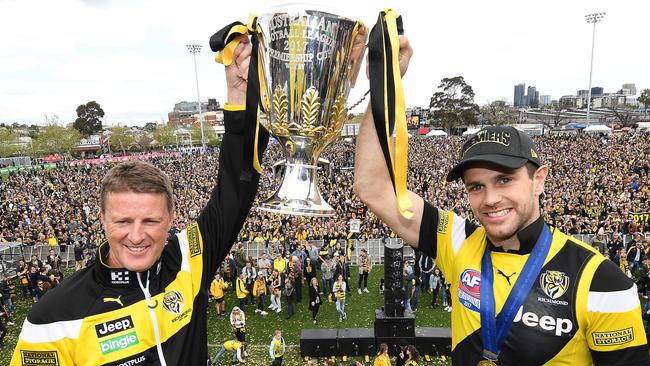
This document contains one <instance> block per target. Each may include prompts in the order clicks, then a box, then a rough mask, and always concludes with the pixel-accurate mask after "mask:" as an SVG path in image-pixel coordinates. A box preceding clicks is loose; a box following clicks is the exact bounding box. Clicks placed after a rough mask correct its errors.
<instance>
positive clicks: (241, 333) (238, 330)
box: [230, 306, 248, 357]
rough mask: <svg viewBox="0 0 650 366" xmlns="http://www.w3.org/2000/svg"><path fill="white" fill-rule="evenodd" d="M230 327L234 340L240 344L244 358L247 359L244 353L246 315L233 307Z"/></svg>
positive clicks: (246, 354)
mask: <svg viewBox="0 0 650 366" xmlns="http://www.w3.org/2000/svg"><path fill="white" fill-rule="evenodd" d="M230 326H231V327H232V330H233V332H234V333H235V338H236V339H237V340H238V341H240V342H242V348H243V353H244V356H246V357H248V353H247V352H246V314H245V313H244V310H242V309H240V308H238V307H237V306H235V307H234V308H232V311H231V312H230Z"/></svg>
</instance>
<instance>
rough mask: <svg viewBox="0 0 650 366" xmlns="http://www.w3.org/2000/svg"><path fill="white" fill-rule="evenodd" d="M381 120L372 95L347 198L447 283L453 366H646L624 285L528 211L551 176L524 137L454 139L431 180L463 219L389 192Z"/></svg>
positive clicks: (604, 263)
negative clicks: (450, 195) (457, 205)
mask: <svg viewBox="0 0 650 366" xmlns="http://www.w3.org/2000/svg"><path fill="white" fill-rule="evenodd" d="M399 46H400V49H399V57H397V58H396V59H395V58H394V60H395V61H397V62H398V63H399V69H400V73H401V75H404V73H405V72H406V69H407V68H408V63H409V60H410V57H411V56H412V54H413V50H412V49H411V47H410V45H409V42H408V39H407V38H406V37H404V36H400V37H399ZM395 77H396V78H397V77H399V76H398V75H396V76H395ZM384 115H385V111H384V107H383V102H381V101H380V100H379V99H377V98H375V100H374V101H373V102H371V106H370V107H369V108H368V110H367V112H366V113H365V115H364V118H363V120H362V123H361V127H360V130H359V135H358V138H357V143H356V154H355V159H356V161H355V164H354V167H355V174H354V179H355V181H354V191H355V193H356V194H357V196H358V197H359V199H360V200H361V201H362V202H364V203H365V204H366V205H367V206H368V208H369V209H370V211H372V212H373V213H374V214H375V215H376V216H377V217H378V218H379V219H381V220H382V221H383V222H384V223H385V224H386V225H387V226H389V227H390V228H391V229H392V230H393V231H395V232H396V233H397V234H398V235H399V237H401V238H402V239H403V240H404V241H405V242H406V243H408V244H409V245H411V246H412V247H414V248H417V249H419V250H421V251H423V252H424V253H425V254H426V255H428V256H429V257H431V258H434V259H435V260H436V265H438V266H439V267H440V269H441V270H442V272H443V274H444V276H445V278H446V279H447V281H449V282H450V284H451V288H450V293H451V297H452V301H451V305H452V307H453V309H454V310H453V311H452V312H451V313H452V315H451V316H452V319H451V326H452V360H453V363H454V365H477V364H481V365H497V364H498V365H542V364H553V365H555V364H563V365H567V364H576V365H596V366H601V365H607V366H614V365H618V366H620V365H626V366H629V365H648V364H650V356H649V354H648V343H647V338H646V333H645V330H644V329H643V321H642V319H641V304H640V301H639V296H638V293H637V288H636V286H635V284H634V282H632V281H631V280H630V279H629V278H627V277H626V276H625V274H623V273H621V270H620V269H619V268H618V267H617V266H616V264H614V263H613V262H612V261H609V260H607V259H606V258H605V257H603V256H602V255H601V254H600V253H598V251H597V250H595V249H594V248H592V247H591V246H590V245H588V244H586V243H584V242H581V241H580V240H577V239H576V238H573V237H571V236H569V235H567V234H564V233H562V232H560V230H558V229H557V228H556V227H555V226H556V225H555V224H552V225H549V223H547V222H546V220H545V216H544V210H543V207H542V206H541V205H540V202H544V201H545V199H544V195H545V193H544V192H545V185H546V184H547V183H546V182H547V177H553V178H552V182H551V184H557V182H556V181H555V180H556V179H557V178H556V176H558V174H556V175H555V176H553V175H549V170H550V168H549V166H548V165H547V164H545V163H544V162H543V158H544V154H542V152H541V151H540V150H538V147H537V146H536V144H535V142H534V141H533V140H532V139H531V137H530V136H528V135H527V134H526V133H525V132H523V131H521V130H518V129H516V128H514V127H512V126H485V127H483V128H482V129H481V130H479V131H477V132H476V133H475V134H473V135H472V136H469V137H468V138H467V140H466V141H465V142H464V144H463V145H462V148H461V151H460V154H459V159H458V161H457V162H456V164H455V165H454V166H453V168H452V169H451V170H450V171H449V173H448V174H447V176H446V179H445V178H443V179H445V180H446V181H447V183H445V184H447V185H449V184H452V185H457V187H464V188H465V194H466V198H467V200H468V201H469V206H470V208H471V210H472V214H473V220H469V219H466V218H463V217H461V216H460V215H459V214H457V213H455V212H451V211H446V210H443V209H440V208H436V207H434V206H433V204H431V203H429V202H426V201H425V200H424V199H423V198H422V197H421V196H419V195H418V194H417V193H415V192H412V191H408V189H407V188H406V181H405V179H403V180H402V179H398V182H397V183H396V184H395V185H393V180H392V179H391V174H392V175H393V176H398V177H400V176H401V177H404V178H406V177H405V174H402V172H401V171H398V172H397V173H395V174H393V173H394V172H391V171H389V169H388V166H387V164H386V161H385V159H383V151H382V144H386V143H388V144H390V142H388V139H383V138H382V141H383V142H380V139H379V136H380V135H386V134H385V131H381V130H379V131H378V129H376V128H375V120H377V121H378V122H379V123H381V122H382V121H381V120H380V118H382V116H384ZM389 122H390V121H386V123H389ZM378 132H380V135H378ZM400 133H401V132H400ZM399 136H400V134H399V133H398V137H399ZM387 137H388V138H390V135H388V136H387ZM388 146H390V145H388ZM402 147H403V146H402ZM396 150H397V151H400V152H399V154H400V155H401V156H400V158H404V159H406V156H405V154H406V152H405V150H404V149H401V147H400V148H397V149H396ZM441 158H443V159H446V158H447V157H441ZM395 164H396V165H399V164H398V163H395ZM554 165H555V164H554ZM401 168H402V167H401V166H400V170H401ZM432 173H433V174H436V173H435V172H432ZM559 175H561V174H559ZM434 178H436V177H435V176H434ZM549 180H550V179H549ZM573 189H574V190H579V189H580V188H579V187H573ZM459 198H460V197H459ZM450 206H453V204H452V205H450ZM477 223H478V224H480V226H479V225H477ZM532 344H534V345H535V347H533V348H531V347H530V345H532Z"/></svg>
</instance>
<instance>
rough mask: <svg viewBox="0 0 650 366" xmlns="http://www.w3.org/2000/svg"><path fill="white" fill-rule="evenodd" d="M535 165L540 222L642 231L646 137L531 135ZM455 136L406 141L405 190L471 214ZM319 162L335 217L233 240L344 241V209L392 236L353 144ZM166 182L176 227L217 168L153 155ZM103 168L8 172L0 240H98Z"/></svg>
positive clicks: (368, 227) (254, 217)
mask: <svg viewBox="0 0 650 366" xmlns="http://www.w3.org/2000/svg"><path fill="white" fill-rule="evenodd" d="M535 140H536V142H537V144H538V146H539V147H540V153H541V154H542V159H543V160H544V161H545V162H547V163H548V164H549V165H550V166H551V169H550V172H551V173H550V174H551V176H550V177H549V179H547V185H546V194H545V196H544V198H543V202H542V204H543V207H544V214H545V216H546V219H547V220H548V221H549V222H551V223H555V225H556V226H557V227H558V228H560V229H561V230H563V231H565V232H568V233H570V234H595V233H597V232H599V231H600V232H601V233H602V234H604V235H606V236H607V237H608V239H611V236H612V234H613V233H619V234H623V235H627V234H634V233H635V232H641V233H645V232H648V231H649V230H650V227H649V223H650V218H649V216H650V215H648V213H649V212H650V207H649V204H648V202H649V200H648V199H649V198H650V184H649V182H648V174H649V170H650V160H649V156H650V136H649V135H648V134H647V133H636V134H621V135H612V136H602V135H587V134H582V135H577V136H548V135H547V136H544V137H536V138H535ZM461 143H462V139H461V138H459V137H449V138H443V139H440V138H413V139H411V140H410V143H409V179H408V185H409V189H411V190H413V191H415V192H416V193H418V194H420V195H421V196H422V197H424V198H425V199H426V200H428V201H429V202H431V203H432V204H433V205H434V206H437V207H441V208H444V209H449V210H453V211H455V212H457V213H459V214H461V215H465V216H468V217H470V218H471V217H472V214H471V210H470V209H469V203H468V202H467V199H466V198H465V194H464V191H463V190H464V187H463V186H462V184H461V182H452V183H447V182H445V180H444V177H445V174H446V172H447V171H448V170H449V168H450V167H451V165H452V164H453V162H454V161H455V160H456V158H457V152H458V151H459V150H460V145H461ZM282 157H283V156H282V150H281V148H280V147H279V145H278V144H272V145H271V147H270V148H269V149H268V152H267V153H266V155H265V157H264V162H263V164H264V167H265V168H266V171H265V174H264V175H263V177H262V180H261V183H260V189H259V193H258V196H257V198H256V203H259V202H261V201H263V200H264V199H266V198H267V197H270V196H271V194H272V193H273V190H274V189H275V188H277V184H278V183H279V177H278V176H277V174H276V175H274V174H273V173H272V169H271V167H272V166H273V164H274V163H275V162H277V161H278V160H280V159H282ZM323 158H326V159H328V160H329V162H330V164H329V166H328V167H326V168H325V169H323V170H322V171H321V172H320V173H319V175H320V188H321V192H322V194H323V196H324V197H325V198H326V200H327V201H328V202H329V203H330V204H331V205H332V207H334V208H335V210H336V211H337V216H336V217H335V218H333V219H331V218H307V217H298V216H285V215H277V214H273V213H268V212H263V211H259V210H252V211H251V214H250V216H249V218H248V220H247V221H246V223H245V225H244V228H243V229H242V231H241V233H240V238H239V239H240V241H253V240H257V241H265V242H268V241H270V240H272V239H278V240H304V239H307V240H318V239H325V240H327V239H332V238H344V237H345V235H346V234H347V232H348V220H349V218H350V215H351V213H352V212H355V213H356V214H359V212H362V213H363V215H362V216H363V220H362V224H361V234H360V235H361V238H383V237H391V236H394V233H392V232H391V230H390V229H389V228H388V227H386V226H385V225H383V223H381V222H380V221H379V220H378V219H377V218H376V217H375V216H374V215H372V213H369V212H366V211H365V210H364V207H363V204H362V203H361V202H360V201H359V200H358V199H357V198H356V197H355V195H354V193H353V188H352V186H353V180H354V173H353V170H352V169H351V168H352V167H353V165H354V144H353V143H350V142H338V143H337V144H335V145H334V146H332V147H331V148H329V149H328V150H327V151H326V152H325V153H324V154H323ZM152 162H153V163H154V164H155V165H157V166H159V167H160V168H162V169H163V170H164V171H165V172H166V173H167V174H168V175H169V176H170V177H171V180H172V182H173V184H174V191H175V192H174V193H175V199H176V202H175V203H176V213H177V221H176V223H175V229H176V230H181V229H182V228H183V227H184V226H185V225H186V224H187V223H188V222H189V221H190V220H192V219H194V218H195V217H196V216H197V215H198V213H199V211H200V210H201V208H202V207H203V204H204V203H205V202H206V201H207V199H208V197H209V192H210V190H211V189H212V187H213V185H214V183H215V176H216V172H217V168H218V157H217V153H210V154H204V155H202V154H193V155H184V156H182V157H180V158H171V157H161V158H154V159H152ZM109 168H110V165H108V164H105V165H99V164H98V165H86V166H68V165H67V163H60V164H59V165H58V167H57V168H56V169H51V170H36V169H34V170H26V171H21V172H15V173H12V174H11V175H10V176H9V177H8V178H7V179H5V180H4V181H2V182H1V183H0V241H15V242H19V243H21V244H23V245H57V244H60V245H70V246H74V245H75V244H76V243H78V244H79V245H80V246H81V247H82V248H87V247H92V246H93V245H97V244H99V243H101V242H102V241H103V240H104V234H103V232H102V229H101V225H100V223H99V212H98V207H99V205H98V191H99V189H98V188H99V185H100V180H101V178H102V177H103V175H104V174H105V172H106V171H107V170H108V169H109Z"/></svg>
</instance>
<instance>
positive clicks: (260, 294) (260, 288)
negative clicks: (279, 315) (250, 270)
mask: <svg viewBox="0 0 650 366" xmlns="http://www.w3.org/2000/svg"><path fill="white" fill-rule="evenodd" d="M266 292H267V291H266V280H265V279H264V276H263V275H262V273H261V272H260V273H258V274H257V279H256V280H255V283H254V284H253V296H255V298H256V299H257V309H255V312H256V313H259V314H260V315H268V314H269V313H267V312H266V311H264V305H265V302H266V301H265V300H266Z"/></svg>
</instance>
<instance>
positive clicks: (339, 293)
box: [332, 274, 348, 322]
mask: <svg viewBox="0 0 650 366" xmlns="http://www.w3.org/2000/svg"><path fill="white" fill-rule="evenodd" d="M345 287H346V286H345V281H343V275H342V274H340V275H338V277H337V278H336V282H334V286H332V293H333V294H334V297H335V298H336V311H337V312H338V313H339V321H340V322H342V321H344V320H346V319H347V318H348V316H347V315H346V314H345Z"/></svg>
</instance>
